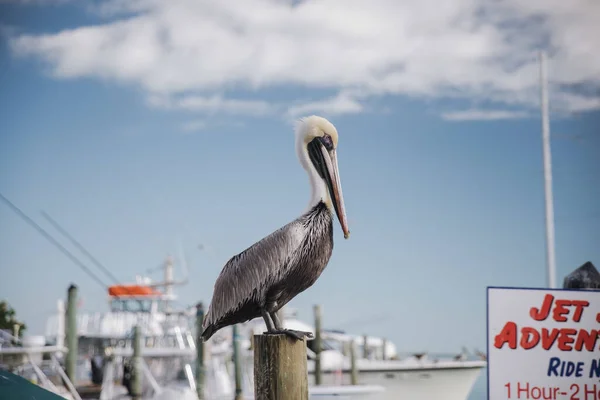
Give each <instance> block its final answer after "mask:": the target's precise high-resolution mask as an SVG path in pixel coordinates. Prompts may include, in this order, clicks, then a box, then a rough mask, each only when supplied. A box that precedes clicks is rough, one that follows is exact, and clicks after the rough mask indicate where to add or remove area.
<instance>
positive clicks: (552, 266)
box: [540, 51, 556, 288]
mask: <svg viewBox="0 0 600 400" xmlns="http://www.w3.org/2000/svg"><path fill="white" fill-rule="evenodd" d="M547 85H548V82H547V77H546V54H545V53H544V52H543V51H542V52H540V96H541V112H542V148H543V154H544V189H545V202H546V262H547V268H548V271H547V275H548V287H549V288H556V259H555V252H554V200H553V196H552V156H551V152H550V120H549V117H548V87H547Z"/></svg>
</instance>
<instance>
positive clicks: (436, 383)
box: [309, 368, 481, 400]
mask: <svg viewBox="0 0 600 400" xmlns="http://www.w3.org/2000/svg"><path fill="white" fill-rule="evenodd" d="M480 373H481V368H457V369H443V370H435V371H431V372H429V371H427V370H421V371H416V370H412V371H363V372H360V373H359V374H358V384H361V385H378V386H383V387H384V388H385V392H383V393H376V394H371V395H369V397H368V398H369V399H373V400H403V399H406V400H431V399H444V400H466V399H467V398H468V396H469V393H470V391H471V389H472V388H473V385H474V383H475V380H476V379H477V377H478V376H479V374H480ZM350 379H351V378H350V373H349V372H346V371H345V372H344V373H340V372H335V371H327V372H326V373H323V374H322V384H323V385H340V384H341V385H349V384H350V382H351V381H350ZM314 384H315V376H314V374H310V375H309V385H314ZM354 398H356V399H358V397H354Z"/></svg>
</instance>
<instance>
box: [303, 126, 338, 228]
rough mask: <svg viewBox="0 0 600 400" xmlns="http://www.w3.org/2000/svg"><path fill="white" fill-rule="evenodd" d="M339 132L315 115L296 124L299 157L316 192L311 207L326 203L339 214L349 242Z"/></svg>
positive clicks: (313, 191) (313, 193) (313, 192)
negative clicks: (338, 159) (339, 156)
mask: <svg viewBox="0 0 600 400" xmlns="http://www.w3.org/2000/svg"><path fill="white" fill-rule="evenodd" d="M337 145H338V132H337V129H335V126H333V124H332V123H331V122H329V121H328V120H326V119H325V118H323V117H318V116H316V115H312V116H310V117H305V118H301V119H300V120H299V121H298V122H297V124H296V153H297V155H298V158H299V160H300V163H301V164H302V166H303V167H304V169H306V171H307V172H308V176H309V179H310V183H311V188H312V198H311V203H310V206H311V207H312V206H314V205H316V204H317V203H318V202H320V201H322V202H324V203H325V204H326V205H327V206H328V207H329V209H330V210H331V211H332V212H333V211H334V210H335V213H336V215H337V217H338V220H339V221H340V225H341V226H342V231H343V232H344V238H346V239H348V237H349V236H350V231H349V230H348V221H347V220H346V210H345V207H344V196H343V194H342V184H341V182H340V174H339V171H338V163H337V153H336V152H337V150H336V149H337Z"/></svg>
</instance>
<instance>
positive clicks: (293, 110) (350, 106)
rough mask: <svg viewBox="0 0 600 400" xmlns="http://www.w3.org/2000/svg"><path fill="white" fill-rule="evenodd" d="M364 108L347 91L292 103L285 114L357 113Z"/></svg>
mask: <svg viewBox="0 0 600 400" xmlns="http://www.w3.org/2000/svg"><path fill="white" fill-rule="evenodd" d="M363 110H364V107H363V106H362V104H360V103H359V102H358V101H357V100H356V99H354V98H352V97H351V96H350V95H349V94H347V93H344V92H342V93H339V94H338V95H337V96H334V97H330V98H327V99H324V100H318V101H312V102H308V103H303V104H297V105H293V106H291V107H289V108H288V110H287V114H288V115H289V116H292V117H297V116H300V115H305V114H310V113H324V114H328V115H339V114H351V113H359V112H361V111H363Z"/></svg>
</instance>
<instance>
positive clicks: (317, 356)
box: [313, 304, 322, 385]
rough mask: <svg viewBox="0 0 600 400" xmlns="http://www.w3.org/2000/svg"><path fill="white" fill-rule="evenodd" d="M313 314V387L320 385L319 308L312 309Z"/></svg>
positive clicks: (317, 306) (318, 306)
mask: <svg viewBox="0 0 600 400" xmlns="http://www.w3.org/2000/svg"><path fill="white" fill-rule="evenodd" d="M313 310H314V314H315V343H314V344H315V385H320V384H321V350H322V346H321V306H320V305H318V304H316V305H315V306H314V308H313Z"/></svg>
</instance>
